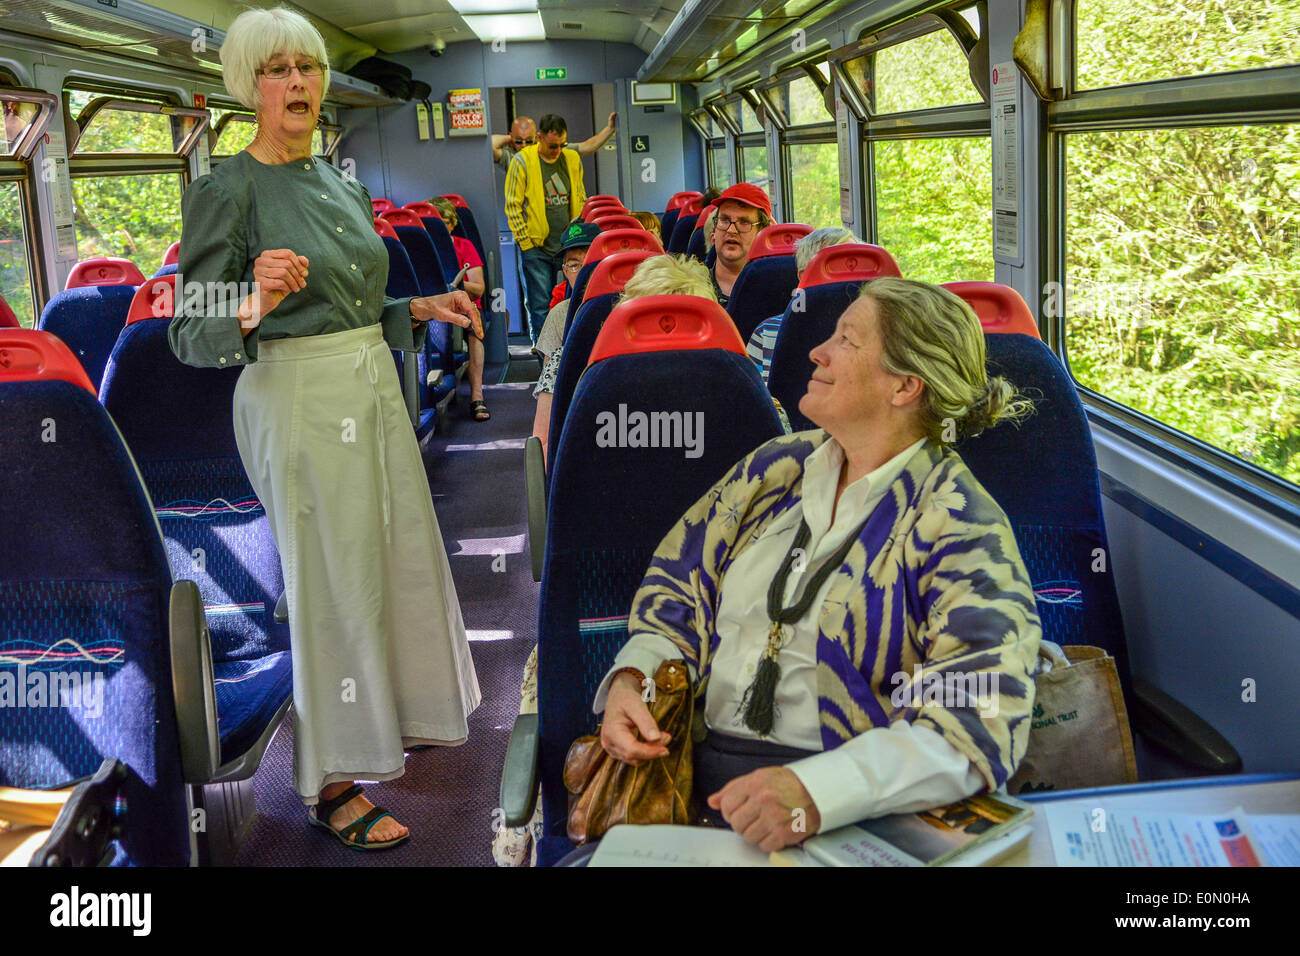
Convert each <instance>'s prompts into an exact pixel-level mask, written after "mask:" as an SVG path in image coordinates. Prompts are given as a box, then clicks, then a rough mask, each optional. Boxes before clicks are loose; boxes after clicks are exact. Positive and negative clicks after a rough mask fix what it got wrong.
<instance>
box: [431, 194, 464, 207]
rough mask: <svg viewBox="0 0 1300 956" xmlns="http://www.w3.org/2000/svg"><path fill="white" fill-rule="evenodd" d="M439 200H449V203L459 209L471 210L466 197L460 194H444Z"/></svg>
mask: <svg viewBox="0 0 1300 956" xmlns="http://www.w3.org/2000/svg"><path fill="white" fill-rule="evenodd" d="M438 198H439V199H446V200H448V201H449V202H450V203H451V204H452V205H453V206H455V207H456V208H457V209H468V208H469V203H467V202H466V201H465V197H464V196H461V195H460V194H458V193H443V194H442V195H441V196H439V197H438Z"/></svg>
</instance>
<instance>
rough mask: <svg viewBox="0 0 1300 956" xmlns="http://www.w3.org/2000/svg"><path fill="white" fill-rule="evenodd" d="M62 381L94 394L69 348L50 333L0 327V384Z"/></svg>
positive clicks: (88, 380) (84, 371) (83, 370)
mask: <svg viewBox="0 0 1300 956" xmlns="http://www.w3.org/2000/svg"><path fill="white" fill-rule="evenodd" d="M37 381H64V382H71V383H72V384H73V385H80V386H81V387H82V388H84V389H85V390H86V391H88V392H90V394H91V395H96V396H97V395H98V393H97V392H96V391H95V386H93V385H91V384H90V376H88V375H87V374H86V370H85V369H84V368H82V367H81V363H80V362H79V361H77V357H76V356H75V355H73V354H72V350H71V349H70V348H68V347H67V346H66V345H64V344H63V340H62V339H60V338H59V337H58V336H57V335H55V334H54V333H52V332H43V331H40V330H38V329H0V383H4V382H37Z"/></svg>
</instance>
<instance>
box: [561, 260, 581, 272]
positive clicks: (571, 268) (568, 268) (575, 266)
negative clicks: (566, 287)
mask: <svg viewBox="0 0 1300 956" xmlns="http://www.w3.org/2000/svg"><path fill="white" fill-rule="evenodd" d="M561 268H563V269H564V271H565V272H578V271H579V270H580V269H582V263H581V262H566V263H564V264H563V265H562V266H561Z"/></svg>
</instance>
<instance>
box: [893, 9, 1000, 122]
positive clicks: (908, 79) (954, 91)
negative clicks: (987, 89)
mask: <svg viewBox="0 0 1300 956" xmlns="http://www.w3.org/2000/svg"><path fill="white" fill-rule="evenodd" d="M874 69H875V84H874V90H875V96H876V110H875V111H876V112H877V113H905V112H909V111H911V110H925V109H932V108H934V107H936V106H951V105H954V104H958V103H979V102H981V100H982V99H983V97H981V96H980V93H979V90H977V89H976V88H975V84H974V83H972V82H971V78H970V64H969V61H968V60H967V59H966V55H965V54H964V53H963V52H962V49H961V47H960V46H959V45H958V43H957V41H956V39H954V37H953V35H952V33H950V32H949V31H948V30H947V29H946V28H940V29H936V30H934V31H933V32H931V33H927V34H926V35H924V36H920V37H917V38H915V39H913V40H908V41H907V42H906V43H895V44H893V45H892V46H887V47H884V48H883V49H881V50H878V51H877V52H876V57H875V67H874Z"/></svg>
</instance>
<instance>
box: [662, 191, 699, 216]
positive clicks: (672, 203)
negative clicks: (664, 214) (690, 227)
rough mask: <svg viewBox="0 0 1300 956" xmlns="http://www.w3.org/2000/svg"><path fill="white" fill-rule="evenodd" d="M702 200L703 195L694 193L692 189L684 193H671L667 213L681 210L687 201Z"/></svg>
mask: <svg viewBox="0 0 1300 956" xmlns="http://www.w3.org/2000/svg"><path fill="white" fill-rule="evenodd" d="M703 198H704V193H699V192H696V191H695V190H693V189H688V190H686V191H685V192H680V193H673V195H672V198H671V199H669V200H668V209H667V211H668V212H672V211H673V210H674V209H681V208H682V207H683V206H684V205H686V202H687V200H690V199H703Z"/></svg>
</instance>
